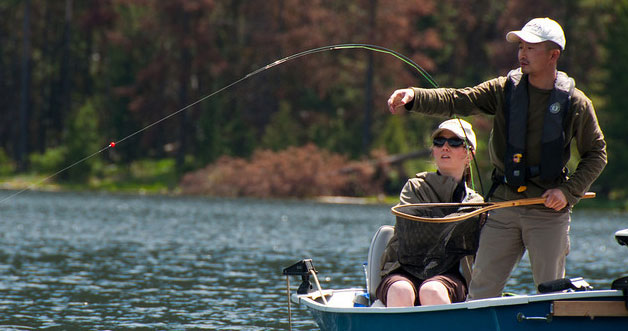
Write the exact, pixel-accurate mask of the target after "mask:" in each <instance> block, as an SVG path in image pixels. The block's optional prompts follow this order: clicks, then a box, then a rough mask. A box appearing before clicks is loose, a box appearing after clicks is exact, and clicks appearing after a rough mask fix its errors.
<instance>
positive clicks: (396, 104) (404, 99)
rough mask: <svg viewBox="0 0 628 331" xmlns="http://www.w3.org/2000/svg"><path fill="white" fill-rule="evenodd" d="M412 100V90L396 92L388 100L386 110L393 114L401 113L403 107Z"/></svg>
mask: <svg viewBox="0 0 628 331" xmlns="http://www.w3.org/2000/svg"><path fill="white" fill-rule="evenodd" d="M413 99H414V90H412V89H410V88H406V89H401V90H396V91H395V92H393V94H391V95H390V98H388V110H390V112H391V113H393V114H398V113H401V112H402V111H403V110H404V105H405V104H407V103H408V102H410V101H412V100H413Z"/></svg>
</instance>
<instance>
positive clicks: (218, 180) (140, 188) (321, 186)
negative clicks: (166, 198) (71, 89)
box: [0, 144, 628, 211]
mask: <svg viewBox="0 0 628 331" xmlns="http://www.w3.org/2000/svg"><path fill="white" fill-rule="evenodd" d="M426 155H429V151H416V152H412V153H406V154H403V155H387V154H386V153H384V152H381V151H376V152H373V153H372V154H371V158H370V159H368V160H362V161H354V160H349V159H348V158H346V157H344V156H341V155H338V154H333V153H330V152H328V151H325V150H322V149H320V148H318V147H316V146H315V145H312V144H309V145H305V146H302V147H290V148H288V149H285V150H283V151H278V152H274V151H270V150H260V151H257V152H255V153H254V154H253V155H252V156H251V157H250V158H248V159H244V158H236V157H229V156H223V157H221V158H219V159H218V160H217V161H216V162H214V163H212V164H210V165H208V166H206V167H205V168H202V169H198V170H195V171H191V172H188V173H185V174H183V175H177V174H176V170H175V169H176V167H175V165H174V160H159V161H148V160H143V161H138V162H135V163H133V164H131V165H129V166H124V167H119V166H116V165H107V166H101V167H100V168H101V169H102V170H101V171H100V172H99V175H97V176H90V177H89V178H88V179H87V180H84V181H71V180H67V179H63V177H62V176H53V177H50V175H49V174H34V173H31V174H17V175H7V174H5V175H4V176H1V177H0V189H1V190H13V191H20V190H25V191H51V192H68V191H79V192H80V191H94V192H109V193H122V194H138V195H171V196H207V197H227V198H239V197H246V198H261V199H297V200H307V201H316V202H320V203H330V204H385V205H394V204H396V203H397V202H398V192H399V190H400V188H401V186H402V185H403V183H405V181H406V179H407V178H408V173H410V174H412V173H413V172H409V171H406V170H405V169H406V168H410V169H424V170H429V169H428V168H426V167H430V166H431V165H426V164H425V163H424V164H423V165H422V166H420V167H417V162H424V161H420V160H416V159H417V158H421V157H425V156H426ZM406 161H409V162H406ZM404 163H408V164H405V167H404ZM576 208H577V209H606V210H622V211H623V210H628V202H627V201H619V200H609V199H603V198H601V197H597V198H596V199H590V200H583V201H581V202H580V203H579V204H578V205H577V206H576Z"/></svg>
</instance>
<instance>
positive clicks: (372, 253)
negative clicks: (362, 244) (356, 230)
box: [366, 225, 395, 302]
mask: <svg viewBox="0 0 628 331" xmlns="http://www.w3.org/2000/svg"><path fill="white" fill-rule="evenodd" d="M394 233H395V227H394V226H392V225H382V226H381V227H380V228H379V229H378V230H377V232H375V235H374V236H373V239H371V246H369V254H368V264H367V271H366V277H367V281H368V288H367V291H368V293H369V298H370V299H371V302H375V300H376V299H377V298H376V297H375V290H377V286H379V283H380V281H381V280H382V278H381V276H380V272H381V270H382V255H383V254H384V250H385V249H386V245H388V242H389V241H390V238H392V236H393V234H394Z"/></svg>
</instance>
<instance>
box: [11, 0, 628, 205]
mask: <svg viewBox="0 0 628 331" xmlns="http://www.w3.org/2000/svg"><path fill="white" fill-rule="evenodd" d="M67 4H70V5H71V6H67ZM371 5H372V2H370V1H366V0H358V1H332V2H320V1H314V2H259V1H231V2H229V1H226V2H225V1H222V2H221V1H189V0H169V1H97V2H95V3H91V2H77V1H73V2H64V1H47V0H32V1H31V15H30V18H31V33H30V36H31V40H30V41H31V49H32V54H31V56H32V63H33V66H32V68H31V70H32V71H31V73H32V77H31V79H30V82H31V86H30V88H31V91H33V93H31V100H29V102H30V103H29V104H30V105H31V106H32V107H31V116H30V121H31V123H29V125H28V128H29V132H28V136H29V137H30V139H29V146H30V147H31V148H32V149H33V150H35V149H36V150H38V151H45V152H43V153H41V154H32V156H31V160H32V161H33V162H32V167H33V170H34V171H41V172H46V173H54V172H56V171H58V170H60V169H62V168H63V167H65V166H67V165H69V164H71V163H72V162H75V161H78V160H81V159H82V158H85V157H87V156H89V154H90V153H93V152H96V151H97V150H99V149H100V148H102V147H103V145H104V144H106V143H107V142H108V141H115V140H117V139H121V138H123V137H127V136H130V135H131V136H132V137H131V138H130V139H128V140H125V142H124V143H123V144H119V145H118V146H117V147H116V148H115V150H114V151H111V152H110V153H108V154H107V156H106V157H107V159H106V160H104V161H103V160H100V156H97V157H95V158H90V159H89V160H88V162H85V163H84V164H83V163H82V162H81V164H79V165H77V166H76V167H73V168H72V169H69V170H68V171H67V172H65V173H64V174H63V176H64V177H63V178H64V179H66V180H68V181H73V182H81V183H85V182H88V179H90V177H91V178H94V176H95V175H98V176H104V177H106V175H105V174H106V173H107V170H106V169H109V168H112V167H114V168H116V169H118V170H120V169H127V170H128V168H129V167H131V165H132V164H134V162H136V161H137V160H147V159H154V160H161V159H166V158H167V159H169V158H172V157H175V156H180V155H177V153H178V152H179V151H181V150H184V151H185V154H186V155H183V156H184V158H185V160H186V162H185V165H184V168H185V169H193V168H200V167H204V166H205V165H207V164H210V163H212V162H215V161H216V160H218V159H219V158H220V157H221V156H223V155H230V156H234V157H250V156H251V155H253V154H254V153H255V151H256V150H259V149H262V148H270V149H272V150H283V149H285V148H287V147H289V146H303V145H304V144H307V143H313V144H315V145H316V146H318V147H320V148H323V149H326V150H329V151H331V152H334V153H338V154H341V155H344V156H347V157H349V158H351V159H365V158H368V157H370V155H369V154H370V152H371V151H369V150H365V149H364V146H363V136H364V133H365V128H364V122H365V108H367V107H365V105H367V104H369V103H370V104H372V105H373V107H372V109H373V113H372V114H371V116H370V118H371V123H370V127H369V128H366V130H368V132H370V133H371V134H372V135H373V138H372V143H371V148H372V149H379V150H385V151H386V152H387V153H391V154H397V153H407V152H410V151H415V150H421V149H424V148H427V147H428V146H429V133H430V132H431V130H432V129H433V128H434V126H435V124H436V123H437V121H439V120H442V119H435V118H430V117H426V116H423V115H417V114H411V115H408V116H403V117H400V116H392V115H390V114H389V113H388V112H387V111H386V105H385V101H386V99H387V97H388V96H389V95H390V93H391V92H392V91H393V90H394V89H396V88H400V87H406V86H420V87H431V86H429V84H428V83H427V82H426V80H425V79H423V78H422V77H421V76H420V75H419V74H418V73H417V72H416V71H414V70H413V69H411V68H409V67H408V66H407V65H406V64H404V63H402V62H401V61H398V60H395V59H393V58H392V57H390V56H389V55H385V54H379V53H378V54H372V53H370V52H368V51H365V50H336V51H333V52H325V53H317V54H314V55H309V56H307V57H303V58H299V59H295V60H294V61H290V62H286V63H285V64H281V65H278V66H276V67H273V68H272V69H271V70H268V71H264V72H263V73H262V72H260V74H259V75H256V76H255V77H250V79H248V78H247V79H245V80H244V81H242V83H241V84H238V86H233V87H229V88H228V89H225V90H221V89H222V88H223V87H225V86H228V85H229V84H230V83H232V82H235V81H238V79H240V78H242V77H245V75H246V74H247V73H250V72H253V71H254V70H256V69H257V68H261V67H263V66H264V65H266V64H268V63H273V61H275V60H277V59H281V58H283V57H285V56H288V55H292V54H295V53H298V52H301V51H304V50H308V49H312V48H316V47H321V46H324V45H330V44H335V43H344V42H356V43H360V42H363V43H368V44H376V45H381V46H384V47H387V48H390V49H393V50H396V51H399V52H401V53H403V54H404V55H406V56H408V57H409V58H411V59H412V60H413V61H415V62H417V63H418V64H419V65H420V66H422V67H423V68H425V69H426V70H427V71H428V72H429V73H430V74H431V75H432V76H433V77H434V78H435V80H436V81H437V82H438V83H439V84H440V85H441V86H448V87H464V86H472V85H475V84H477V83H480V82H481V81H483V80H485V79H490V78H492V77H495V76H497V75H502V74H505V73H506V72H507V71H508V70H509V69H511V68H512V67H514V66H516V65H517V60H516V46H515V45H509V44H507V43H506V42H505V41H504V35H505V33H506V32H507V31H509V30H511V29H518V28H520V27H521V26H523V24H524V23H525V22H526V21H527V20H528V19H529V18H530V17H534V16H540V15H543V16H551V17H554V18H556V19H557V20H558V21H559V22H561V24H563V27H564V30H565V32H566V34H567V39H568V46H567V50H566V52H565V53H564V54H563V56H561V60H560V61H559V68H560V69H561V70H565V71H567V72H568V73H570V75H571V76H573V77H575V78H576V81H577V82H578V87H579V88H580V89H582V90H583V91H585V93H586V94H587V95H589V96H591V97H592V99H593V100H594V104H595V106H596V108H597V110H598V116H599V119H600V121H601V124H602V128H603V130H604V133H605V136H606V138H607V140H608V152H609V165H608V167H607V168H606V170H605V172H604V173H603V175H602V177H601V178H600V179H599V180H598V181H597V182H596V184H595V187H594V188H593V189H594V190H597V191H598V192H601V193H602V194H609V195H611V196H614V197H626V195H627V193H626V189H625V188H624V187H623V184H622V183H624V182H628V177H626V176H628V175H626V173H625V172H624V171H623V170H624V168H625V165H626V164H628V143H626V139H624V136H625V134H624V132H623V131H624V130H623V128H622V127H621V126H622V124H623V123H626V122H627V121H628V118H627V117H626V116H627V115H626V112H625V109H628V102H626V100H625V97H624V91H623V90H624V87H625V86H626V85H627V84H628V81H626V79H627V78H626V77H628V76H626V75H625V74H624V73H625V72H626V69H628V67H627V66H626V63H625V61H623V60H622V59H624V58H626V56H628V51H627V50H628V47H627V46H626V45H628V41H627V40H626V38H627V37H626V36H627V35H628V30H626V26H628V12H627V10H626V7H627V6H628V5H627V2H626V1H624V0H621V1H613V0H596V1H593V0H576V1H559V2H557V3H556V2H547V1H540V0H532V1H527V2H523V1H520V2H517V1H507V2H504V1H498V0H488V1H481V2H478V1H471V0H463V1H460V0H442V1H436V2H435V1H401V0H393V1H390V2H386V4H385V5H384V4H383V3H379V4H378V5H377V6H376V7H375V10H376V12H375V17H374V23H372V24H371V23H370V22H371V21H370V17H369V9H370V6H371ZM25 8H26V7H25V6H24V2H23V1H18V0H11V1H4V2H2V3H1V4H0V14H3V15H2V17H4V18H6V19H5V20H3V21H2V22H1V23H0V26H1V27H2V29H1V30H2V31H3V32H4V33H3V34H2V35H1V36H0V45H2V48H1V50H0V73H3V75H2V77H3V79H2V80H1V81H0V98H1V99H2V100H5V102H3V103H2V104H1V105H0V108H2V109H0V114H2V115H3V116H6V117H3V119H7V120H4V121H0V149H2V150H4V151H5V152H6V155H11V156H13V155H16V154H17V153H16V152H17V151H16V148H17V147H16V146H17V144H16V135H17V134H18V133H19V132H16V130H15V125H16V123H15V119H18V118H19V117H20V116H19V115H20V114H19V113H18V110H19V109H21V108H20V107H19V99H20V98H19V95H20V93H21V92H20V82H21V78H20V70H19V68H20V67H21V66H20V64H21V60H22V53H21V52H22V47H21V45H22V41H23V37H24V31H23V30H22V29H23V25H22V18H23V17H24V14H25V12H24V10H25ZM70 17H71V18H72V19H71V20H66V18H70ZM570 45H571V46H570ZM367 54H368V55H372V60H373V66H372V67H370V68H369V65H370V57H369V56H366V55H367ZM369 69H372V72H373V77H372V86H371V87H372V89H371V91H372V94H373V95H372V96H367V95H366V90H367V88H366V81H367V80H366V73H367V71H368V70H369ZM215 91H221V93H218V94H216V95H213V96H212V97H211V98H208V99H203V98H204V97H206V96H209V95H210V94H212V93H213V92H215ZM593 92H594V93H593ZM367 97H370V100H366V98H367ZM197 100H202V101H201V102H200V103H198V104H196V105H194V106H192V107H190V108H189V109H186V110H185V112H184V113H183V114H185V116H186V118H187V121H186V122H183V121H182V118H183V116H182V115H183V114H177V115H176V116H173V117H171V118H167V119H166V120H164V121H163V122H159V124H158V125H155V126H152V125H153V124H154V123H155V122H157V121H160V120H162V119H164V118H166V117H167V116H169V115H171V114H173V113H174V112H176V111H177V110H180V109H182V108H183V107H185V106H186V105H189V104H191V103H193V102H194V101H197ZM473 121H474V126H475V123H476V122H481V123H484V124H486V123H487V122H486V121H484V120H478V118H477V117H475V118H474V119H473ZM488 123H490V122H488ZM476 128H479V129H478V130H476V131H477V132H476V133H477V134H478V137H479V150H478V158H479V160H478V161H479V163H480V166H481V167H482V169H481V171H482V172H483V173H485V175H486V174H490V168H491V166H490V164H488V161H487V159H488V157H487V154H486V148H485V146H486V145H485V141H486V140H487V135H488V131H489V130H490V124H489V125H482V126H476ZM144 129H146V130H144ZM135 133H137V134H135ZM182 137H183V139H182ZM0 162H1V163H2V165H0V174H2V173H7V172H10V171H11V169H12V162H11V161H10V160H7V158H6V156H5V158H4V159H2V158H0ZM103 162H110V163H112V164H110V165H104V164H103ZM571 164H573V161H572V162H571ZM431 167H432V165H431V164H430V163H429V161H427V160H413V161H408V162H406V163H405V164H404V166H403V167H400V168H394V169H388V170H387V171H390V172H391V176H389V177H396V178H397V181H398V182H402V181H403V178H404V177H405V176H407V175H408V174H410V175H411V174H413V173H415V172H417V171H421V170H427V169H430V168H431ZM2 169H4V170H2ZM180 170H182V169H180ZM120 171H122V170H120ZM116 176H120V173H117V175H116ZM114 177H115V176H114ZM132 177H133V176H131V175H129V176H128V177H126V178H132ZM154 178H161V177H160V176H155V177H154ZM167 180H168V181H169V180H170V179H167ZM112 182H116V180H115V178H114V179H112ZM485 184H486V183H485ZM169 185H170V184H169Z"/></svg>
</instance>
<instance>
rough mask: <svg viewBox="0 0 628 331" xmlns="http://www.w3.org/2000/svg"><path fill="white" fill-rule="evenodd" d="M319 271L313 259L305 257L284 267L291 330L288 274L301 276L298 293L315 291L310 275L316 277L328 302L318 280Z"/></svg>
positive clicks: (320, 290) (290, 319)
mask: <svg viewBox="0 0 628 331" xmlns="http://www.w3.org/2000/svg"><path fill="white" fill-rule="evenodd" d="M317 273H318V271H316V269H314V263H312V259H303V260H301V261H299V262H297V263H295V264H293V265H291V266H289V267H287V268H284V269H283V274H284V275H286V292H287V294H288V323H289V325H290V330H292V310H291V308H290V278H289V277H288V276H301V285H299V288H298V289H297V294H308V293H311V292H314V289H313V288H312V283H310V275H312V276H313V277H314V281H315V282H316V286H317V287H318V291H319V292H320V294H321V297H322V298H323V302H324V303H325V304H327V299H326V298H325V295H324V294H323V290H322V289H321V284H320V283H319V282H318V277H316V274H317Z"/></svg>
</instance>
